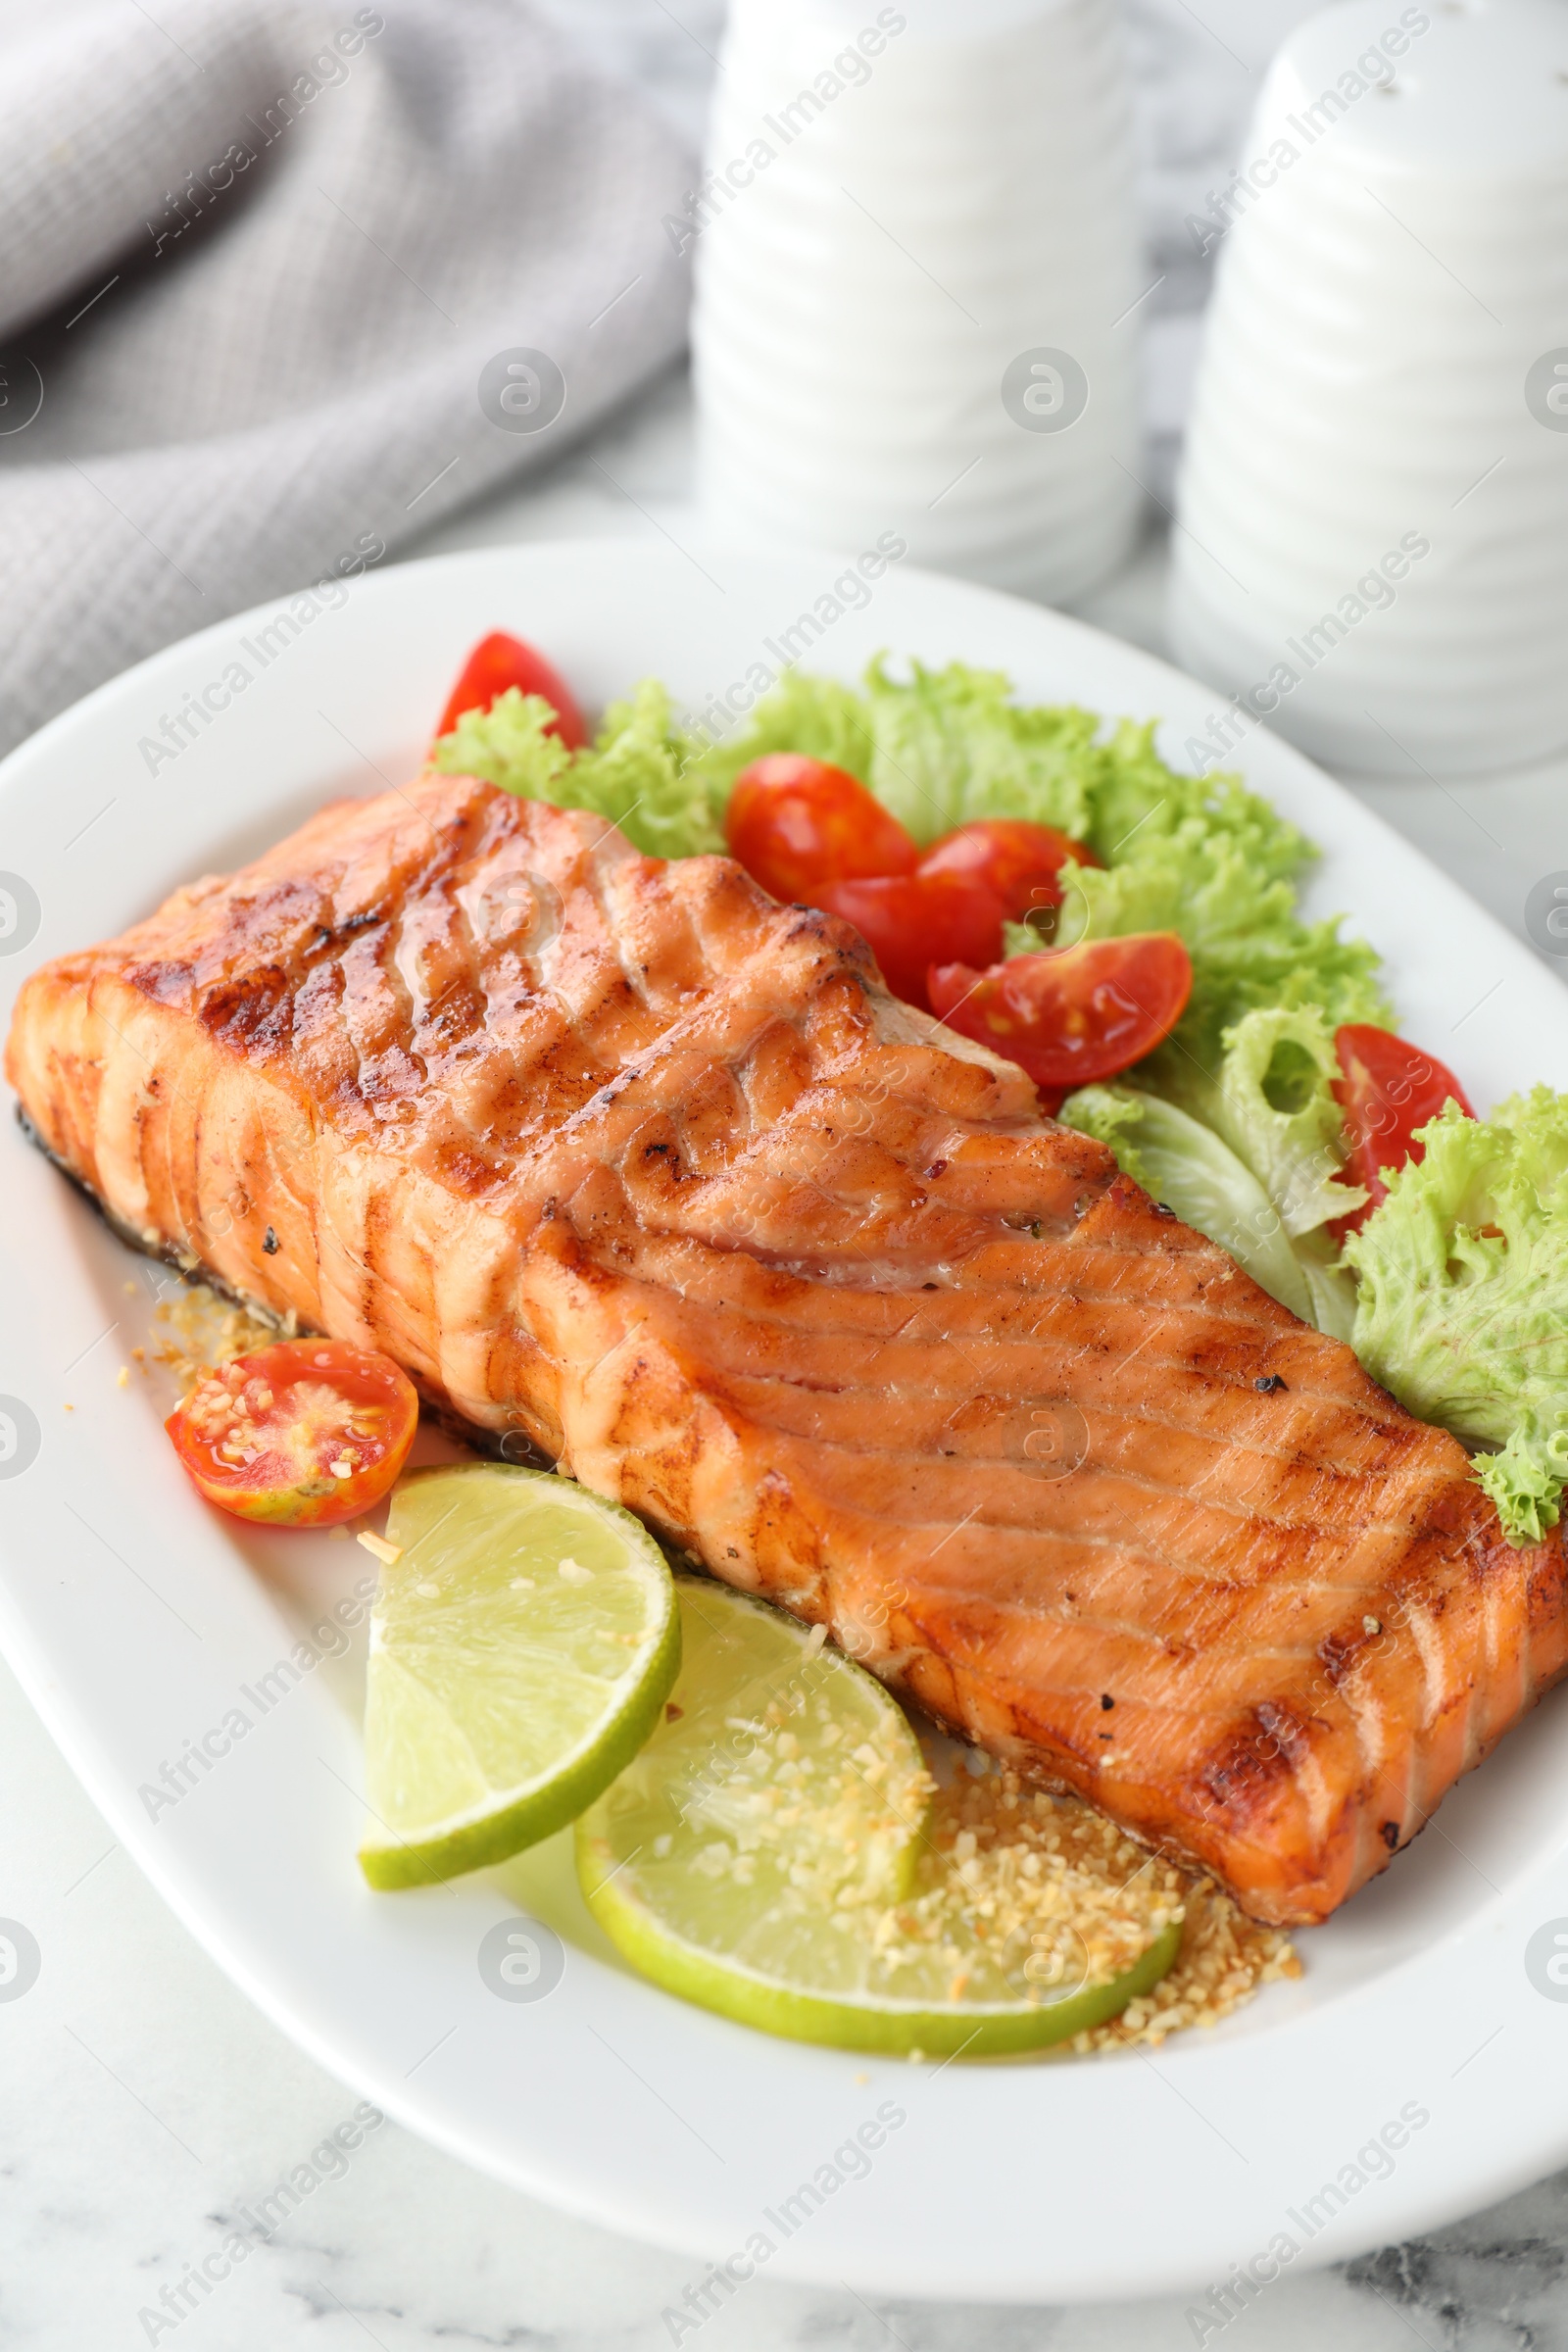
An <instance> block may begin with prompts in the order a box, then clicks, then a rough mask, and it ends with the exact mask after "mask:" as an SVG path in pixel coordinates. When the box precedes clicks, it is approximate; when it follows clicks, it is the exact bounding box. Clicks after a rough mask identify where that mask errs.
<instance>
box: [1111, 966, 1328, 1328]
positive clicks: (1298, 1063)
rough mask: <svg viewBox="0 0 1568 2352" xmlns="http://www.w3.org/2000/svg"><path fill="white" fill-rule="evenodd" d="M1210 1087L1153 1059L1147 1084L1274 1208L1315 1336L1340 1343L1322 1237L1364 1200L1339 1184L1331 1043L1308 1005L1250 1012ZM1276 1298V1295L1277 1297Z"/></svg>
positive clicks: (1187, 1063)
mask: <svg viewBox="0 0 1568 2352" xmlns="http://www.w3.org/2000/svg"><path fill="white" fill-rule="evenodd" d="M1223 1044H1224V1052H1223V1054H1222V1056H1221V1058H1220V1061H1219V1065H1218V1067H1217V1069H1216V1070H1215V1072H1214V1074H1213V1076H1212V1077H1209V1076H1207V1075H1205V1073H1204V1072H1203V1071H1202V1070H1201V1068H1200V1067H1199V1065H1198V1064H1197V1063H1196V1062H1195V1061H1193V1060H1191V1059H1190V1058H1188V1057H1187V1056H1186V1055H1183V1054H1172V1053H1170V1052H1169V1051H1167V1052H1166V1054H1163V1055H1161V1056H1159V1057H1157V1058H1156V1061H1155V1063H1154V1064H1153V1068H1152V1075H1153V1076H1154V1077H1155V1079H1156V1081H1157V1082H1158V1083H1161V1084H1162V1085H1163V1086H1165V1087H1166V1088H1168V1090H1169V1091H1170V1092H1171V1093H1172V1094H1173V1095H1174V1096H1175V1097H1176V1099H1177V1100H1178V1101H1179V1103H1181V1104H1182V1106H1183V1107H1184V1108H1185V1109H1187V1110H1189V1111H1191V1112H1192V1113H1193V1114H1194V1115H1195V1116H1196V1117H1198V1118H1201V1120H1202V1121H1203V1122H1204V1123H1205V1125H1207V1126H1210V1127H1212V1128H1213V1129H1214V1130H1215V1132H1216V1133H1217V1134H1218V1135H1220V1136H1221V1137H1222V1138H1223V1139H1224V1141H1225V1142H1226V1143H1227V1144H1229V1146H1230V1148H1231V1150H1232V1151H1233V1152H1235V1153H1236V1154H1237V1156H1238V1157H1239V1158H1240V1159H1241V1160H1243V1161H1244V1162H1245V1164H1246V1165H1247V1167H1248V1168H1250V1171H1251V1173H1252V1174H1253V1175H1254V1176H1255V1177H1256V1178H1257V1181H1258V1183H1259V1184H1260V1185H1261V1186H1262V1187H1263V1190H1264V1192H1265V1193H1266V1194H1267V1195H1268V1198H1269V1200H1270V1201H1271V1203H1272V1204H1273V1207H1274V1210H1275V1212H1276V1214H1277V1215H1278V1217H1279V1221H1280V1224H1281V1226H1282V1228H1283V1231H1284V1233H1285V1236H1286V1238H1287V1239H1288V1241H1289V1244H1290V1247H1291V1250H1292V1252H1293V1254H1294V1256H1295V1259H1296V1263H1297V1265H1298V1266H1299V1269H1300V1273H1301V1278H1302V1280H1303V1281H1304V1283H1305V1285H1306V1289H1307V1293H1308V1296H1309V1298H1310V1299H1311V1306H1310V1309H1309V1312H1308V1317H1307V1319H1308V1320H1309V1321H1310V1322H1313V1323H1315V1324H1316V1325H1317V1327H1318V1329H1319V1330H1320V1331H1327V1332H1331V1333H1332V1334H1333V1335H1334V1337H1335V1338H1336V1339H1338V1340H1348V1338H1349V1336H1350V1327H1351V1324H1352V1322H1353V1320H1354V1315H1355V1287H1354V1284H1353V1283H1352V1282H1351V1280H1350V1277H1349V1275H1348V1273H1347V1272H1346V1270H1345V1268H1344V1266H1343V1264H1342V1263H1341V1259H1340V1249H1339V1244H1338V1243H1337V1242H1336V1241H1335V1239H1334V1238H1333V1236H1332V1235H1331V1234H1330V1233H1329V1232H1328V1230H1327V1228H1328V1227H1329V1225H1330V1224H1331V1223H1332V1222H1333V1220H1334V1219H1336V1218H1338V1217H1343V1216H1344V1215H1346V1213H1347V1212H1348V1210H1350V1209H1354V1208H1359V1207H1360V1206H1361V1205H1362V1203H1363V1202H1364V1201H1365V1200H1366V1194H1365V1193H1364V1192H1363V1191H1362V1190H1361V1188H1360V1187H1359V1186H1358V1185H1350V1184H1344V1183H1342V1182H1340V1181H1339V1177H1340V1170H1341V1168H1342V1167H1343V1165H1344V1161H1345V1152H1346V1147H1345V1125H1344V1119H1343V1116H1342V1114H1341V1110H1340V1106H1339V1104H1338V1103H1337V1102H1336V1101H1335V1099H1334V1096H1333V1094H1332V1092H1331V1088H1332V1085H1333V1082H1334V1080H1335V1079H1336V1078H1338V1076H1339V1075H1340V1065H1339V1059H1338V1057H1337V1055H1336V1054H1335V1051H1334V1033H1333V1030H1332V1029H1331V1028H1330V1026H1329V1022H1328V1020H1327V1018H1326V1017H1325V1015H1324V1014H1323V1013H1322V1012H1321V1011H1320V1010H1319V1009H1318V1008H1317V1006H1316V1005H1300V1006H1298V1007H1296V1008H1295V1009H1292V1008H1290V1007H1288V1006H1285V1005H1276V1006H1273V1007H1270V1008H1262V1007H1260V1008H1259V1009H1258V1010H1257V1011H1255V1012H1249V1013H1247V1014H1245V1015H1244V1016H1243V1018H1242V1019H1241V1020H1239V1021H1238V1022H1237V1023H1236V1025H1235V1027H1234V1028H1233V1029H1228V1030H1227V1031H1226V1032H1225V1036H1224V1041H1223ZM1276 1296H1278V1293H1276Z"/></svg>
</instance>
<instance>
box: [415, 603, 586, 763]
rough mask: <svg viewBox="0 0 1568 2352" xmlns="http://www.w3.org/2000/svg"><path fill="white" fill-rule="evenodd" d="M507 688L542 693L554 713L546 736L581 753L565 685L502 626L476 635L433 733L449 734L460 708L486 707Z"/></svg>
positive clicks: (581, 733) (579, 728)
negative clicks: (478, 637)
mask: <svg viewBox="0 0 1568 2352" xmlns="http://www.w3.org/2000/svg"><path fill="white" fill-rule="evenodd" d="M509 686H515V687H516V688H517V689H518V691H519V692H520V693H523V694H542V695H543V696H544V699H545V701H546V702H547V703H548V704H549V705H550V706H551V708H552V710H553V711H555V714H556V715H555V718H554V719H553V720H552V722H551V724H550V725H549V726H548V727H547V728H546V729H545V732H546V734H547V735H559V736H560V738H561V740H562V742H563V743H564V745H565V746H566V749H567V750H568V751H572V752H577V751H581V749H582V747H583V745H584V744H585V743H586V742H587V740H588V728H587V724H586V722H585V721H584V718H583V714H582V712H581V711H579V710H578V708H577V705H576V702H575V700H574V698H573V696H572V691H571V688H570V687H569V686H568V685H567V684H566V681H565V679H564V677H563V676H562V674H561V672H560V670H559V669H557V668H556V667H555V666H554V664H553V663H552V662H547V661H546V660H545V658H544V656H543V654H538V653H535V651H534V649H533V647H532V646H531V645H525V644H524V643H523V641H522V639H521V638H520V637H512V636H509V635H508V633H507V631H506V630H505V629H492V630H491V632H490V634H489V636H488V637H481V638H480V640H479V642H478V644H477V645H476V646H475V647H474V649H473V651H472V653H471V654H470V655H469V656H468V659H467V660H466V662H465V663H464V664H463V673H462V675H461V676H460V678H459V679H458V682H457V684H456V686H454V688H453V689H452V700H451V701H450V702H449V703H448V705H447V707H446V709H445V711H443V712H442V713H441V724H440V725H439V726H438V727H437V729H436V733H437V735H450V734H451V732H452V730H453V728H454V727H455V726H456V725H457V723H458V721H459V719H460V718H461V717H462V716H463V713H464V712H465V711H488V710H489V708H490V706H491V704H492V703H493V702H494V701H495V699H496V697H497V695H499V694H505V693H506V691H507V688H508V687H509Z"/></svg>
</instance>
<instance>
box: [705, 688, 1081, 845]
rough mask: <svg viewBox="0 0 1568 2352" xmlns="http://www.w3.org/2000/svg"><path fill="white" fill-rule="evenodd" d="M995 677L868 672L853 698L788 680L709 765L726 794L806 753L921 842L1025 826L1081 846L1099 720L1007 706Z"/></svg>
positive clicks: (710, 756) (1068, 711) (1006, 692)
mask: <svg viewBox="0 0 1568 2352" xmlns="http://www.w3.org/2000/svg"><path fill="white" fill-rule="evenodd" d="M1011 692H1012V688H1011V685H1010V684H1009V682H1008V680H1007V678H1006V676H1005V673H1004V672H1003V671H1001V670H997V669H974V668H971V667H970V665H969V664H968V663H967V662H949V664H948V666H947V667H946V668H945V669H927V668H926V667H925V666H924V664H923V663H921V662H912V663H911V664H910V674H909V676H908V678H907V679H899V678H895V677H893V676H892V675H891V674H890V672H889V670H888V667H887V663H886V662H885V660H878V661H875V662H872V663H871V664H870V666H869V668H868V669H867V670H866V672H865V676H864V678H863V680H862V681H861V688H860V691H859V692H858V693H857V692H856V691H855V690H854V688H852V687H849V686H841V685H840V684H838V682H837V681H836V680H834V679H831V678H813V677H807V676H803V675H802V674H801V673H800V672H799V671H796V670H791V671H790V672H789V673H788V674H787V675H786V676H785V678H784V679H783V680H782V681H781V683H780V684H779V685H778V686H776V687H775V688H774V690H773V692H772V693H771V694H769V695H767V696H765V697H764V698H763V700H762V701H761V702H760V703H759V705H758V707H757V709H756V711H754V712H753V714H752V716H751V719H750V720H749V722H748V724H747V726H746V727H745V729H744V730H743V731H742V733H741V734H739V735H738V736H736V737H735V738H733V739H732V740H729V741H726V742H725V743H723V744H720V745H716V746H715V747H714V748H713V749H712V750H711V751H710V752H708V753H707V754H706V755H705V756H704V759H703V761H702V765H703V768H704V771H705V773H706V774H707V775H708V776H710V777H711V779H712V780H713V781H714V782H715V783H716V784H717V785H718V786H719V787H720V789H721V791H723V792H727V791H728V789H729V786H730V785H731V784H732V783H733V782H734V780H735V778H736V776H738V775H739V773H740V771H741V769H742V768H743V767H746V766H748V765H750V763H751V761H752V760H756V759H760V757H761V755H762V754H763V753H764V752H778V751H789V752H807V753H809V754H810V756H811V757H812V758H813V759H817V760H832V761H833V763H834V765H835V766H836V767H845V768H848V769H849V771H850V773H851V775H853V776H858V777H859V779H860V781H861V783H862V784H868V785H869V786H870V788H871V790H872V791H873V792H874V793H875V794H876V796H877V798H878V800H880V801H881V802H882V803H883V804H884V805H885V807H887V808H889V809H892V811H893V813H894V815H895V816H897V817H898V818H899V820H900V822H901V823H902V824H905V825H907V827H908V829H909V831H910V832H911V833H912V834H913V835H914V838H915V840H916V841H918V842H921V843H926V842H932V841H935V840H936V839H937V837H938V835H939V834H943V833H948V832H951V831H952V829H953V827H954V826H955V825H959V824H962V823H963V821H964V819H965V818H966V817H973V816H1026V817H1031V818H1032V819H1033V820H1034V822H1035V823H1036V824H1043V825H1056V826H1058V827H1059V828H1060V829H1061V831H1062V832H1064V833H1070V834H1071V835H1073V837H1074V838H1075V839H1078V840H1082V839H1084V838H1085V837H1086V836H1087V834H1088V833H1089V831H1090V829H1091V826H1092V823H1093V813H1094V795H1095V789H1096V784H1097V780H1098V775H1099V769H1100V764H1101V760H1100V755H1099V753H1098V752H1097V751H1096V748H1095V736H1096V734H1097V733H1098V732H1099V728H1100V721H1099V719H1098V718H1096V717H1095V716H1094V714H1093V712H1091V711H1078V710H1074V709H1072V708H1070V707H1056V706H1051V705H1036V706H1034V707H1033V708H1031V707H1028V706H1026V705H1023V704H1019V703H1015V702H1013V701H1011V700H1010V699H1009V698H1010V696H1011Z"/></svg>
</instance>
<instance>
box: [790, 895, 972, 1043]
mask: <svg viewBox="0 0 1568 2352" xmlns="http://www.w3.org/2000/svg"><path fill="white" fill-rule="evenodd" d="M817 905H818V906H820V907H826V908H827V909H828V911H829V912H830V913H831V914H842V915H843V916H844V917H845V919H846V921H848V922H852V923H853V924H854V925H855V927H856V929H857V930H858V932H859V933H860V935H861V937H862V938H863V939H864V941H865V943H866V945H867V947H868V948H869V949H870V950H871V953H872V954H873V956H875V957H876V959H877V962H878V963H879V964H880V965H881V966H882V977H883V979H884V980H885V981H886V982H887V984H888V986H889V988H890V989H891V990H892V991H893V994H894V995H895V996H896V997H902V998H903V999H904V1001H905V1003H906V1004H907V1005H919V1006H920V1007H921V1008H922V1010H924V1009H926V1008H927V1005H928V1000H927V996H926V972H927V970H928V969H929V967H930V966H931V965H932V964H933V963H954V964H960V963H970V962H974V963H991V962H993V961H994V960H995V959H996V957H997V956H1000V955H1001V954H1002V911H1003V909H1002V901H1001V899H999V898H998V897H997V894H996V892H995V891H992V890H987V889H986V888H985V887H984V885H983V884H981V883H978V882H971V881H969V880H968V879H967V878H966V877H965V876H963V875H961V874H878V875H873V876H867V877H866V878H865V879H864V880H862V881H858V882H830V883H829V884H828V886H827V888H826V889H825V890H819V891H818V892H817Z"/></svg>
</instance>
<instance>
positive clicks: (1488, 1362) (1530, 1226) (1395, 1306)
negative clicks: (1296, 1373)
mask: <svg viewBox="0 0 1568 2352" xmlns="http://www.w3.org/2000/svg"><path fill="white" fill-rule="evenodd" d="M1419 1140H1420V1141H1421V1142H1422V1143H1423V1144H1424V1146H1425V1157H1424V1158H1423V1159H1421V1160H1420V1161H1419V1162H1416V1161H1412V1162H1410V1163H1409V1164H1408V1165H1406V1166H1405V1167H1403V1168H1400V1169H1399V1170H1398V1171H1397V1173H1396V1174H1395V1175H1393V1176H1392V1177H1391V1178H1390V1180H1389V1197H1388V1199H1387V1200H1386V1201H1384V1202H1383V1203H1382V1205H1381V1206H1380V1207H1379V1208H1378V1209H1376V1210H1375V1211H1374V1213H1373V1214H1372V1215H1371V1216H1370V1217H1368V1219H1367V1221H1366V1223H1365V1225H1363V1227H1362V1228H1361V1230H1360V1232H1359V1233H1358V1234H1353V1235H1352V1236H1351V1237H1350V1239H1349V1241H1348V1243H1347V1244H1346V1250H1345V1254H1346V1256H1347V1258H1348V1260H1349V1262H1350V1264H1351V1265H1352V1266H1354V1268H1355V1270H1356V1272H1357V1274H1358V1275H1359V1276H1360V1291H1359V1296H1358V1299H1357V1304H1356V1315H1355V1329H1354V1333H1353V1338H1352V1345H1353V1346H1354V1348H1355V1352H1356V1354H1357V1355H1358V1356H1359V1357H1360V1359H1361V1361H1362V1363H1363V1364H1364V1365H1365V1366H1366V1368H1367V1370H1368V1371H1369V1372H1370V1373H1371V1374H1372V1376H1373V1378H1374V1379H1376V1380H1380V1381H1381V1382H1382V1383H1383V1385H1384V1387H1385V1388H1387V1389H1390V1390H1392V1392H1393V1393H1394V1395H1395V1396H1396V1397H1398V1399H1399V1401H1400V1403H1401V1404H1404V1405H1406V1406H1407V1407H1408V1408H1409V1410H1410V1411H1411V1412H1412V1413H1416V1414H1418V1415H1419V1416H1420V1418H1421V1419H1422V1420H1423V1421H1437V1422H1441V1423H1442V1424H1443V1425H1444V1427H1446V1428H1447V1429H1451V1430H1452V1431H1453V1432H1454V1433H1455V1435H1456V1436H1458V1437H1460V1438H1463V1439H1465V1440H1466V1441H1468V1442H1469V1443H1470V1444H1471V1445H1475V1446H1496V1447H1499V1448H1500V1451H1497V1452H1494V1453H1489V1454H1487V1455H1485V1456H1484V1457H1482V1458H1481V1459H1479V1460H1478V1461H1477V1463H1476V1475H1477V1477H1478V1478H1479V1479H1480V1481H1481V1484H1482V1486H1483V1487H1485V1489H1486V1491H1487V1493H1488V1494H1489V1495H1491V1496H1492V1499H1493V1500H1494V1502H1495V1504H1496V1506H1497V1510H1498V1513H1499V1515H1500V1517H1501V1519H1502V1524H1503V1528H1504V1531H1505V1533H1506V1534H1507V1536H1508V1539H1509V1541H1510V1542H1511V1543H1514V1544H1533V1543H1539V1541H1540V1540H1541V1538H1542V1537H1543V1536H1544V1534H1545V1532H1546V1530H1547V1529H1548V1528H1550V1527H1553V1526H1555V1524H1556V1521H1557V1516H1558V1511H1559V1508H1560V1496H1561V1494H1562V1489H1563V1485H1564V1482H1565V1480H1568V1097H1565V1096H1562V1095H1554V1094H1553V1093H1552V1092H1551V1091H1550V1089H1549V1088H1547V1087H1544V1086H1541V1087H1537V1088H1536V1089H1535V1091H1534V1092H1533V1093H1532V1094H1529V1095H1525V1096H1515V1097H1514V1098H1513V1099H1512V1100H1511V1101H1509V1102H1507V1103H1502V1104H1501V1105H1500V1107H1499V1108H1498V1109H1496V1110H1495V1111H1494V1112H1493V1114H1492V1116H1491V1117H1490V1118H1488V1119H1467V1118H1466V1117H1465V1116H1464V1114H1463V1113H1462V1111H1460V1109H1459V1108H1458V1105H1457V1104H1456V1103H1448V1104H1447V1105H1446V1108H1445V1109H1444V1111H1443V1113H1442V1115H1441V1117H1439V1118H1436V1119H1434V1120H1433V1121H1432V1122H1431V1123H1430V1124H1429V1125H1428V1126H1426V1127H1423V1128H1422V1129H1421V1130H1420V1138H1419Z"/></svg>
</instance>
